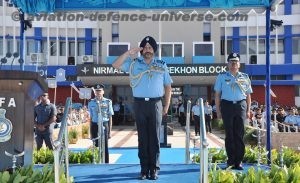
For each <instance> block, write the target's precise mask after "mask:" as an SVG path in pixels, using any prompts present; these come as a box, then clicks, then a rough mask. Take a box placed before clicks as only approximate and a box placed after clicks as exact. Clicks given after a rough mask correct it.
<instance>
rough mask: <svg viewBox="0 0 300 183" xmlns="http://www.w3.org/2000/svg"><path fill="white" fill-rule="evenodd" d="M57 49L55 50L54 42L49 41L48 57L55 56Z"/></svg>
mask: <svg viewBox="0 0 300 183" xmlns="http://www.w3.org/2000/svg"><path fill="white" fill-rule="evenodd" d="M56 54H57V49H56V41H50V56H56Z"/></svg>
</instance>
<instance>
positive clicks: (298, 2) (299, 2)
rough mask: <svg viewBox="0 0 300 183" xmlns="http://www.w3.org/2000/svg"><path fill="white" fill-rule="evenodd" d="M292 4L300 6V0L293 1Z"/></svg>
mask: <svg viewBox="0 0 300 183" xmlns="http://www.w3.org/2000/svg"><path fill="white" fill-rule="evenodd" d="M292 4H300V0H293V2H292Z"/></svg>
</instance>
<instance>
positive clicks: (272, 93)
mask: <svg viewBox="0 0 300 183" xmlns="http://www.w3.org/2000/svg"><path fill="white" fill-rule="evenodd" d="M264 86H265V87H266V84H264ZM270 94H271V96H272V97H274V98H276V97H277V96H276V95H275V93H274V92H273V91H272V89H271V88H270Z"/></svg>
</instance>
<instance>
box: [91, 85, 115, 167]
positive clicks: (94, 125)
mask: <svg viewBox="0 0 300 183" xmlns="http://www.w3.org/2000/svg"><path fill="white" fill-rule="evenodd" d="M94 91H95V98H94V99H92V100H91V101H90V102H89V103H88V110H89V113H90V118H91V135H92V138H97V137H98V136H99V134H98V111H99V106H98V103H99V105H100V107H101V116H102V122H103V127H104V140H105V142H104V143H105V163H109V154H108V137H109V135H110V130H111V126H112V115H114V111H113V108H112V101H111V100H110V99H107V98H105V97H103V95H104V85H102V84H98V85H96V86H95V87H94ZM95 145H96V147H99V143H98V140H96V142H95Z"/></svg>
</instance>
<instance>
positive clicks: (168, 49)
mask: <svg viewBox="0 0 300 183" xmlns="http://www.w3.org/2000/svg"><path fill="white" fill-rule="evenodd" d="M161 56H162V57H173V45H171V44H162V45H161Z"/></svg>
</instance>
